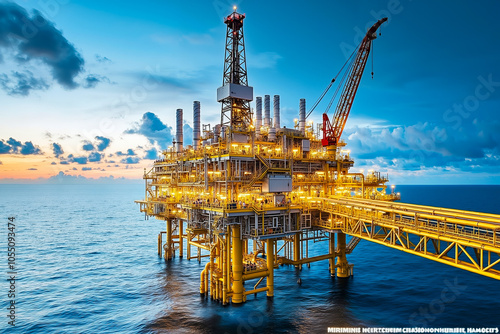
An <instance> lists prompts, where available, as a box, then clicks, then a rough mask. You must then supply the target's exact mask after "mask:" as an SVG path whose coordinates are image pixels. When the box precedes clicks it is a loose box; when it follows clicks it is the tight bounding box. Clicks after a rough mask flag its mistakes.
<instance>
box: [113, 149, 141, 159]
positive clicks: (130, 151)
mask: <svg viewBox="0 0 500 334" xmlns="http://www.w3.org/2000/svg"><path fill="white" fill-rule="evenodd" d="M116 155H117V156H119V157H122V156H124V155H136V154H135V152H134V150H133V149H131V148H129V149H128V150H127V152H125V153H123V152H122V151H118V152H116Z"/></svg>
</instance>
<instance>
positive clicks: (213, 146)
mask: <svg viewBox="0 0 500 334" xmlns="http://www.w3.org/2000/svg"><path fill="white" fill-rule="evenodd" d="M243 18H244V15H243V16H242V15H240V14H237V13H233V14H232V15H230V16H229V17H228V18H227V19H226V23H227V24H229V25H231V27H232V28H231V29H239V28H240V27H241V26H240V25H238V24H240V23H241V24H242V20H243ZM229 25H228V27H229ZM241 33H242V32H241ZM234 36H237V42H238V43H239V44H238V45H237V47H236V44H234V45H233V46H234V47H233V48H232V49H230V48H229V47H228V48H226V53H227V52H229V51H231V50H233V51H232V52H233V53H232V57H233V58H234V59H233V60H235V62H233V65H234V64H236V65H237V66H236V67H235V66H233V65H232V66H233V67H231V66H227V69H228V71H227V73H233V74H231V75H232V76H231V78H233V79H234V78H235V77H239V78H240V79H241V73H242V72H241V68H242V67H241V64H242V61H241V60H240V59H239V58H238V57H239V56H240V55H243V54H244V52H239V51H238V52H237V51H236V50H237V49H238V48H241V47H242V41H243V39H242V37H241V36H240V35H238V34H237V33H233V31H232V30H230V29H229V28H228V34H227V38H228V39H229V38H236V37H234ZM238 36H240V37H238ZM228 45H230V44H228ZM235 55H236V56H235ZM228 59H229V58H228ZM230 69H231V71H232V72H231V71H229V70H230ZM245 73H246V65H245ZM245 76H246V74H245ZM233 79H231V80H233ZM228 85H229V86H227V85H226V86H223V87H221V88H223V89H222V90H221V92H222V93H221V94H223V93H224V92H226V93H227V94H229V95H227V94H226V95H227V96H226V95H221V101H224V107H223V114H224V115H226V117H227V115H229V114H231V115H233V114H234V115H236V116H238V117H239V119H240V120H243V121H244V122H243V121H241V122H240V123H238V124H239V125H238V126H233V125H232V120H231V122H225V123H224V122H222V121H221V123H220V124H218V125H216V126H214V127H212V126H211V125H209V124H204V125H203V133H202V135H201V137H200V138H198V137H195V142H194V143H193V145H192V146H184V145H183V144H184V143H182V140H181V142H180V143H179V142H177V146H176V148H174V147H170V148H169V149H167V150H165V151H164V152H162V153H163V156H162V158H161V159H160V160H157V161H155V162H154V165H153V167H152V168H151V169H150V170H145V171H144V180H145V198H144V199H143V200H139V201H136V202H137V203H140V210H141V212H144V213H145V215H146V217H147V218H148V217H155V218H156V219H159V220H162V221H164V222H165V224H166V227H165V231H161V232H160V234H159V235H158V254H159V256H164V258H165V260H167V261H168V260H171V259H172V258H173V257H175V256H176V252H178V256H184V251H185V254H186V257H187V259H188V260H192V259H197V260H198V261H200V262H201V261H202V259H206V260H207V261H206V264H205V267H204V269H203V270H202V271H201V273H200V288H199V291H200V293H201V294H203V295H207V296H210V297H211V298H213V299H214V300H217V301H220V302H221V303H222V304H224V305H225V304H228V303H230V302H231V303H233V304H240V303H243V302H245V301H246V299H247V296H248V295H250V294H258V293H262V292H266V295H267V297H269V298H272V297H273V296H274V291H275V282H274V270H275V269H276V268H278V267H279V266H280V265H293V266H296V267H297V268H298V269H301V268H302V266H303V265H309V264H310V263H311V262H316V261H325V262H326V260H328V263H329V272H330V274H331V275H332V276H335V275H336V276H337V277H339V278H348V277H350V276H352V275H353V269H354V266H353V265H352V264H350V263H349V262H348V260H347V258H348V255H349V254H350V253H351V252H352V251H353V250H354V248H355V247H356V245H357V244H358V243H359V241H360V240H361V239H364V240H368V241H371V242H375V243H378V244H381V245H384V246H387V247H391V248H395V249H398V250H401V251H404V252H407V253H410V254H414V255H417V256H421V257H424V258H427V259H430V260H433V261H437V262H440V263H444V264H447V265H451V266H454V267H457V268H460V269H464V270H468V271H471V272H474V273H477V274H480V275H484V276H488V277H492V278H495V279H500V240H499V229H500V215H493V214H486V213H478V212H468V211H462V210H452V209H445V208H435V207H428V206H420V205H411V204H403V203H396V202H395V201H396V200H399V199H400V196H399V193H395V192H394V189H392V191H390V192H389V193H387V191H386V188H387V182H388V177H387V176H385V175H382V174H381V173H379V172H375V171H372V170H369V171H368V172H367V173H364V172H363V173H351V172H350V171H349V170H350V168H351V167H352V166H353V164H354V161H353V160H352V159H351V157H350V152H349V151H348V150H345V143H343V142H338V143H337V144H336V145H330V146H326V147H323V145H322V143H321V139H320V138H321V133H320V132H321V131H320V127H316V128H315V126H314V124H312V123H308V124H305V118H303V119H302V120H301V121H300V122H295V128H293V129H288V128H285V127H283V128H281V127H279V126H277V127H273V125H272V123H271V122H270V121H269V119H268V120H267V121H265V122H264V125H263V126H261V127H260V128H259V129H256V128H255V124H260V122H255V123H253V121H251V116H252V115H251V112H250V109H249V101H251V99H252V96H251V95H252V94H253V93H251V92H250V91H251V87H248V86H245V85H246V78H245V80H244V81H241V82H239V83H235V82H229V83H228ZM226 88H227V89H226ZM277 101H279V100H277ZM197 107H198V108H199V103H197ZM243 107H244V108H243ZM224 108H225V109H224ZM242 108H243V109H244V110H243V109H242ZM304 108H305V106H304ZM242 110H243V111H242ZM197 111H198V112H199V109H197ZM180 114H182V113H180ZM242 115H243V116H244V117H243V116H242ZM236 116H235V117H236ZM275 116H276V115H275ZM231 117H233V116H231ZM275 119H276V117H275ZM277 119H278V120H279V114H278V118H277ZM223 120H225V118H223ZM247 121H249V122H250V124H249V125H248V126H247V125H246V123H245V122H247ZM242 122H243V123H242ZM242 124H243V125H245V126H243V125H242ZM178 125H179V127H181V126H182V120H178ZM315 129H316V130H315ZM178 138H182V136H181V135H180V136H178ZM163 235H165V237H163ZM348 236H349V238H348ZM164 240H165V243H163V242H164ZM318 241H325V244H327V245H328V246H327V247H325V254H323V255H316V256H309V243H310V242H318ZM184 244H185V247H184ZM193 247H194V251H193ZM249 281H255V283H254V284H253V287H249V285H248V283H247V282H249ZM263 282H265V285H264V283H263ZM245 283H247V284H245Z"/></svg>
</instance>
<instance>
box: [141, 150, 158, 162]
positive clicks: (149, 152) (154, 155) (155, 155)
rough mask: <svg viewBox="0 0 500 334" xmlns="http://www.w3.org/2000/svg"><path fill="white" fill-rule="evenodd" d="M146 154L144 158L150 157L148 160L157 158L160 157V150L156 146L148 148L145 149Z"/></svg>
mask: <svg viewBox="0 0 500 334" xmlns="http://www.w3.org/2000/svg"><path fill="white" fill-rule="evenodd" d="M145 153H146V155H145V156H144V159H148V160H156V159H158V154H159V152H158V150H157V149H156V148H154V147H153V148H152V149H150V150H146V151H145Z"/></svg>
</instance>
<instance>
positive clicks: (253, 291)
mask: <svg viewBox="0 0 500 334" xmlns="http://www.w3.org/2000/svg"><path fill="white" fill-rule="evenodd" d="M264 291H269V288H268V287H267V286H266V287H263V288H258V289H254V290H249V291H245V292H244V294H245V296H246V295H251V294H255V293H259V292H264Z"/></svg>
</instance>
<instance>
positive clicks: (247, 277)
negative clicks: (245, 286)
mask: <svg viewBox="0 0 500 334" xmlns="http://www.w3.org/2000/svg"><path fill="white" fill-rule="evenodd" d="M266 276H269V270H259V271H257V272H252V273H249V274H243V280H244V281H248V280H251V279H255V278H260V277H266Z"/></svg>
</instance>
